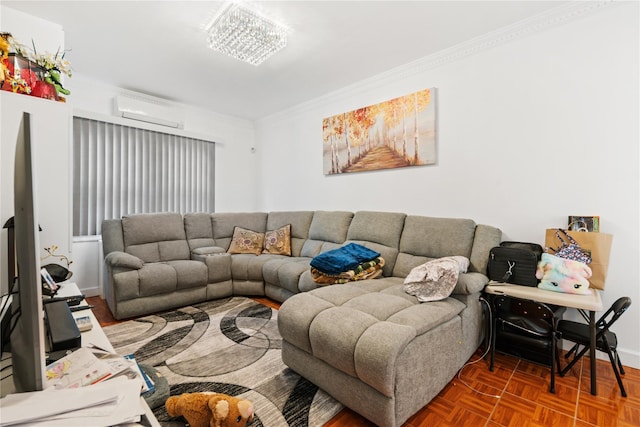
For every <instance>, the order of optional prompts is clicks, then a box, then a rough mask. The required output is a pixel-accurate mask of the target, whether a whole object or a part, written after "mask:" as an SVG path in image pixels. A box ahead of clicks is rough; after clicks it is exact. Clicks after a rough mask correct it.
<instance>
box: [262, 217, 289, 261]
mask: <svg viewBox="0 0 640 427" xmlns="http://www.w3.org/2000/svg"><path fill="white" fill-rule="evenodd" d="M264 252H265V253H268V254H277V255H287V256H291V224H287V225H285V226H284V227H280V228H278V229H277V230H273V231H267V232H266V233H265V237H264Z"/></svg>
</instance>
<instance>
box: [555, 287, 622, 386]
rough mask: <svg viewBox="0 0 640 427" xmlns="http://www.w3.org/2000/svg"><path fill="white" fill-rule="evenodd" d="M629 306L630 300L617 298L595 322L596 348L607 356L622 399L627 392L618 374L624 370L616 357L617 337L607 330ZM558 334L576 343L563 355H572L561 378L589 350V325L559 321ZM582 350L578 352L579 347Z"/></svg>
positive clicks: (567, 356)
mask: <svg viewBox="0 0 640 427" xmlns="http://www.w3.org/2000/svg"><path fill="white" fill-rule="evenodd" d="M630 305H631V298H629V297H622V298H618V300H617V301H616V302H614V303H613V305H611V307H610V308H609V309H608V310H607V311H606V312H605V313H604V314H603V315H602V316H601V317H600V319H598V321H597V322H596V348H597V349H598V350H600V351H603V352H606V353H607V354H608V355H609V360H610V361H611V367H612V368H613V372H614V373H615V374H616V379H617V380H618V386H620V392H621V393H622V396H623V397H627V392H626V391H625V389H624V385H622V378H621V377H620V374H621V373H622V375H624V368H623V367H622V363H621V362H620V356H618V351H617V347H618V337H616V334H614V333H613V332H612V331H610V330H609V328H611V325H613V323H614V322H615V321H616V320H618V319H619V318H620V316H622V314H623V313H624V312H625V311H627V309H628V308H629V306H630ZM558 332H559V333H560V334H561V335H562V338H565V339H567V340H569V341H572V342H574V343H576V345H574V346H573V347H572V348H571V349H570V350H569V352H568V353H567V354H566V355H565V357H566V358H569V357H570V356H571V355H573V359H572V360H571V362H569V364H568V365H567V366H566V367H565V368H564V369H563V370H562V371H560V376H561V377H563V376H564V375H565V374H566V373H567V372H569V370H570V369H571V368H572V367H573V365H575V364H576V362H577V361H578V360H580V358H581V357H582V356H584V354H585V353H586V352H587V351H588V350H589V343H590V336H591V335H590V333H589V325H587V324H584V323H578V322H572V321H570V320H561V321H560V322H559V323H558ZM580 346H583V347H584V348H583V349H582V350H580V351H578V349H579V347H580Z"/></svg>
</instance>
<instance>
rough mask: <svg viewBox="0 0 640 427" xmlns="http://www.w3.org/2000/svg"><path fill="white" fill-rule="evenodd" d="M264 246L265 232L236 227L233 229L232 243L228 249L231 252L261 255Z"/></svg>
mask: <svg viewBox="0 0 640 427" xmlns="http://www.w3.org/2000/svg"><path fill="white" fill-rule="evenodd" d="M263 246H264V233H258V232H255V231H253V230H247V229H246V228H241V227H236V228H235V229H234V231H233V237H232V238H231V244H229V249H228V250H227V252H228V253H230V254H254V255H260V254H261V253H262V247H263Z"/></svg>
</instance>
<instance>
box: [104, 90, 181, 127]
mask: <svg viewBox="0 0 640 427" xmlns="http://www.w3.org/2000/svg"><path fill="white" fill-rule="evenodd" d="M114 107H115V114H116V116H119V117H124V118H125V119H133V120H140V121H143V122H147V123H155V124H158V125H162V126H168V127H172V128H177V129H184V123H183V122H182V118H181V117H180V114H179V113H178V112H177V111H176V108H174V107H172V106H171V105H169V104H165V103H162V102H161V101H155V100H153V99H148V98H143V97H134V96H128V95H117V96H116V97H115V102H114Z"/></svg>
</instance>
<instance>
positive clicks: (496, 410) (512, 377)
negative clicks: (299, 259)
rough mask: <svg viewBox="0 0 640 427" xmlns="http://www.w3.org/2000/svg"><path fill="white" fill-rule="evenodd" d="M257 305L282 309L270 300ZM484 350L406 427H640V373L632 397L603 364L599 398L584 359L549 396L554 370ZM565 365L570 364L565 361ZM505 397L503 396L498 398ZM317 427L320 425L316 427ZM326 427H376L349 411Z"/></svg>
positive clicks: (99, 306) (628, 381) (102, 312)
mask: <svg viewBox="0 0 640 427" xmlns="http://www.w3.org/2000/svg"><path fill="white" fill-rule="evenodd" d="M255 300H256V301H257V302H260V303H262V304H265V305H267V306H269V307H272V308H275V309H278V308H280V304H279V303H277V302H274V301H272V300H270V299H269V298H255ZM87 301H88V303H89V304H92V305H94V306H95V308H94V309H93V312H94V314H95V315H96V317H97V318H98V321H99V322H100V324H101V325H103V326H106V325H108V324H113V323H118V321H117V320H115V319H114V318H113V316H112V315H111V312H110V311H109V308H108V307H107V304H106V302H105V301H104V300H103V299H101V298H100V297H90V298H87ZM481 356H482V351H481V350H478V352H476V354H475V355H474V356H473V357H472V358H471V361H474V362H475V363H473V364H468V365H466V366H465V367H464V368H463V369H462V370H461V372H460V374H459V376H456V377H454V378H453V379H452V380H451V381H450V382H449V384H447V386H446V387H445V388H444V389H443V390H442V391H441V392H440V393H439V394H438V395H437V396H436V397H435V398H434V399H433V400H432V401H431V402H429V404H428V405H426V406H425V407H424V408H422V409H421V410H420V411H418V412H417V413H416V414H414V415H413V416H412V417H411V418H409V420H407V422H406V423H405V424H404V425H403V427H467V426H468V427H549V426H553V427H638V426H640V370H639V369H634V368H630V367H625V371H626V373H625V375H624V376H623V383H624V386H625V388H626V390H627V396H628V397H626V398H624V397H622V396H621V395H620V390H619V389H618V383H617V382H616V379H615V375H614V374H613V370H612V369H611V365H610V363H609V361H608V360H600V359H598V360H597V365H596V367H597V371H596V375H597V379H598V395H597V396H592V395H591V393H590V387H591V386H590V384H591V383H590V372H589V358H588V357H583V359H582V361H580V362H578V363H577V364H576V366H574V367H573V368H572V369H571V371H569V372H568V373H567V374H566V375H565V376H564V377H560V376H559V375H556V393H555V394H551V393H549V381H550V371H549V368H547V367H544V366H540V365H537V364H535V363H531V362H527V361H525V360H521V359H518V358H516V357H512V356H508V355H503V354H496V362H495V366H494V371H493V372H490V371H489V357H488V356H486V357H485V358H484V359H480V357H481ZM560 363H561V365H562V366H566V364H567V361H566V360H565V359H564V357H561V361H560ZM623 363H624V360H623ZM495 396H499V397H495ZM310 427H317V426H310ZM324 427H375V424H374V423H372V422H371V421H368V420H366V419H365V418H363V417H362V416H360V415H358V414H356V413H355V412H353V411H351V410H350V409H348V408H345V409H344V410H342V411H341V412H340V413H338V414H337V415H336V416H335V417H333V418H332V419H331V420H330V421H329V422H327V423H326V424H325V426H324Z"/></svg>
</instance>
